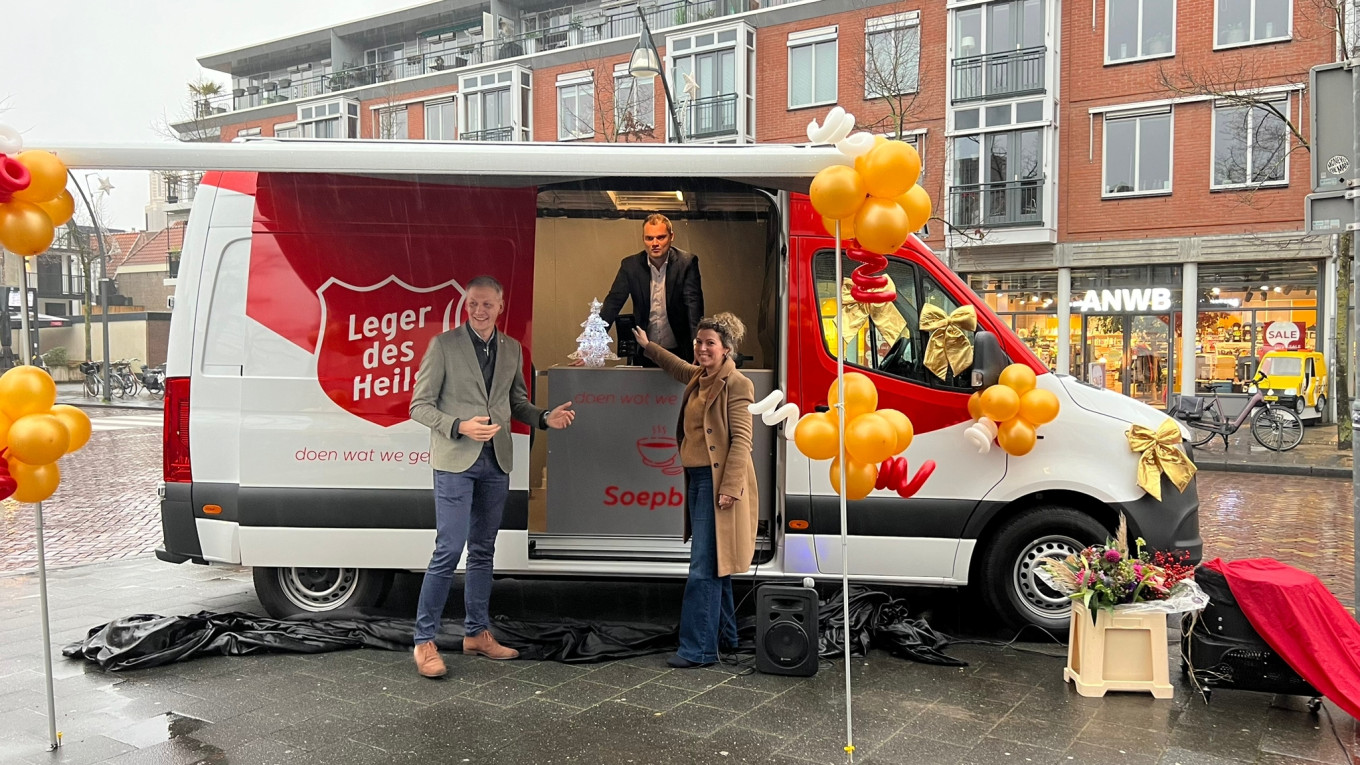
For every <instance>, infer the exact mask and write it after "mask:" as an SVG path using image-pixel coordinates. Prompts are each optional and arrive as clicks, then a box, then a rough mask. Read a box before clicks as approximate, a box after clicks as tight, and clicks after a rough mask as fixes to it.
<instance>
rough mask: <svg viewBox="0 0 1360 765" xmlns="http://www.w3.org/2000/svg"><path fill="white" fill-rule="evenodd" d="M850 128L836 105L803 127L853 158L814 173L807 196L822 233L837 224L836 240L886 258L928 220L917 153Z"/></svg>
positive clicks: (833, 232) (904, 145)
mask: <svg viewBox="0 0 1360 765" xmlns="http://www.w3.org/2000/svg"><path fill="white" fill-rule="evenodd" d="M854 127H855V117H854V115H852V114H847V113H846V112H845V110H844V109H842V108H841V107H839V106H837V107H835V108H834V109H832V110H831V112H830V113H829V114H827V116H826V120H825V121H824V123H823V124H821V125H818V124H817V121H816V120H813V121H812V122H811V123H810V124H809V125H808V130H807V135H808V140H810V141H812V142H813V143H814V144H827V143H830V144H835V145H836V148H837V149H839V150H840V151H841V153H842V154H845V155H846V156H848V157H850V158H851V159H852V160H853V165H832V166H831V167H828V168H825V169H823V170H822V171H821V172H819V173H817V175H816V177H814V178H813V179H812V187H811V188H810V189H809V191H808V195H809V196H810V197H811V198H812V206H813V208H815V209H816V210H817V212H818V213H819V214H821V216H822V225H823V226H825V227H826V230H827V232H828V233H830V234H831V235H832V236H835V235H836V224H837V223H838V222H839V223H840V238H841V239H843V240H847V241H848V240H851V239H853V240H855V242H856V243H858V245H859V247H860V248H861V249H864V250H867V251H869V252H872V253H876V254H878V255H887V254H889V253H892V252H896V251H897V250H898V248H900V247H901V246H902V244H903V243H904V242H906V241H907V237H908V236H910V235H911V233H912V232H913V231H919V230H921V227H922V226H924V225H925V224H926V221H927V220H929V219H930V212H931V204H930V195H929V194H927V193H926V191H925V189H923V188H921V187H920V185H918V184H917V183H916V179H917V178H918V177H920V175H921V155H919V154H917V153H916V149H914V148H912V147H911V146H910V145H909V144H907V143H905V142H903V141H894V140H889V139H887V138H884V137H882V136H877V137H875V136H872V135H870V134H869V133H864V132H860V133H855V134H854V135H851V134H850V131H852V130H854ZM852 257H853V255H852ZM857 259H858V258H857ZM882 265H884V266H885V265H886V263H884V264H882ZM881 267H882V266H880V268H881ZM860 270H861V269H856V273H859V271H860ZM856 284H859V282H856ZM857 299H858V298H857Z"/></svg>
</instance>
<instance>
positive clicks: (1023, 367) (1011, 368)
mask: <svg viewBox="0 0 1360 765" xmlns="http://www.w3.org/2000/svg"><path fill="white" fill-rule="evenodd" d="M1000 382H1001V384H1002V385H1005V386H1006V387H1008V388H1011V389H1012V390H1014V391H1015V392H1016V393H1018V394H1020V395H1021V396H1023V395H1025V394H1026V393H1028V392H1030V391H1032V390H1034V384H1035V383H1036V382H1037V378H1036V376H1035V374H1034V370H1033V369H1030V368H1029V365H1028V364H1010V365H1008V366H1007V367H1006V368H1005V369H1003V370H1001V377H1000Z"/></svg>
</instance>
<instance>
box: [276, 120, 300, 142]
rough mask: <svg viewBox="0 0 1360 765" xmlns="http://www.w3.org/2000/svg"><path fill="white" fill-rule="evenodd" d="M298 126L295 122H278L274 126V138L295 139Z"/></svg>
mask: <svg viewBox="0 0 1360 765" xmlns="http://www.w3.org/2000/svg"><path fill="white" fill-rule="evenodd" d="M297 136H298V126H297V123H296V122H280V123H279V124H277V125H275V126H274V137H275V138H297Z"/></svg>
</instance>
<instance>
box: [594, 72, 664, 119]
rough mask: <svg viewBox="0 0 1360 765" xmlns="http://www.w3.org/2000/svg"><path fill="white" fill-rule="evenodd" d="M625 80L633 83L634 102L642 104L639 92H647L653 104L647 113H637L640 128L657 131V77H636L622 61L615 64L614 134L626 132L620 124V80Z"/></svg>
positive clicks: (632, 97)
mask: <svg viewBox="0 0 1360 765" xmlns="http://www.w3.org/2000/svg"><path fill="white" fill-rule="evenodd" d="M625 80H626V81H627V82H630V83H632V84H631V85H630V86H629V91H630V93H632V96H631V99H632V101H633V102H634V103H638V104H639V105H641V103H640V101H641V99H640V98H639V94H642V93H644V92H645V93H646V96H645V98H646V100H648V101H650V102H651V104H652V108H651V109H650V110H647V111H646V112H645V113H639V114H637V115H636V117H637V122H638V127H639V128H640V129H643V130H652V131H653V132H655V131H656V84H657V83H656V79H655V78H653V79H652V80H650V81H648V80H639V79H637V78H636V77H634V76H633V75H631V74H629V73H628V63H627V62H624V63H622V64H615V65H614V114H613V120H614V134H615V136H616V137H617V136H620V135H625V133H623V132H622V127H621V126H620V125H619V82H620V81H625ZM596 106H597V107H598V106H599V104H596Z"/></svg>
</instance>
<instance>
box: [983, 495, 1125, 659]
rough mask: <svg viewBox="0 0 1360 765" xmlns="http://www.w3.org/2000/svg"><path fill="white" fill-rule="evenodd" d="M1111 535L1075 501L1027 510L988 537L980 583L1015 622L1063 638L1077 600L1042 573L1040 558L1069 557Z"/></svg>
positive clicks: (1004, 615)
mask: <svg viewBox="0 0 1360 765" xmlns="http://www.w3.org/2000/svg"><path fill="white" fill-rule="evenodd" d="M1109 536H1110V531H1109V530H1108V529H1106V528H1105V527H1104V526H1102V525H1101V524H1100V522H1099V521H1097V520H1096V519H1095V518H1092V517H1091V516H1089V515H1086V514H1085V513H1082V512H1078V511H1077V510H1074V509H1072V508H1070V507H1060V506H1056V505H1045V506H1040V507H1035V508H1032V509H1030V510H1026V511H1025V512H1023V513H1020V514H1019V515H1017V516H1015V517H1014V518H1012V519H1010V520H1008V521H1006V522H1004V523H1003V524H1002V525H1001V526H1000V527H999V528H997V530H996V532H995V534H993V536H992V539H991V540H990V542H988V543H987V547H986V548H985V549H984V551H983V553H982V560H981V564H982V565H981V566H980V567H979V571H978V573H979V579H978V580H977V581H978V586H979V589H980V590H981V592H982V595H983V597H984V599H985V600H986V602H987V604H988V605H989V606H991V607H992V609H993V611H995V612H996V613H997V614H999V615H1000V616H1001V618H1002V619H1004V620H1005V621H1006V623H1007V624H1009V625H1010V626H1011V627H1013V628H1015V629H1019V628H1021V627H1024V626H1025V625H1029V624H1032V625H1034V626H1037V627H1042V628H1044V629H1046V630H1048V631H1049V632H1051V633H1053V635H1054V636H1055V637H1057V638H1059V639H1062V637H1063V635H1064V634H1065V633H1066V631H1067V626H1068V617H1069V615H1070V614H1071V612H1072V601H1071V600H1070V599H1068V597H1067V596H1066V595H1064V594H1063V593H1061V592H1058V591H1057V590H1055V589H1053V588H1052V587H1049V586H1048V585H1047V584H1045V583H1044V582H1043V580H1041V579H1040V578H1039V576H1038V572H1037V569H1038V562H1039V561H1040V560H1041V559H1043V558H1065V557H1067V556H1068V555H1072V554H1074V553H1076V552H1078V551H1080V550H1082V549H1083V548H1085V547H1087V546H1089V545H1093V544H1100V543H1101V542H1104V541H1105V540H1106V539H1107V538H1108V537H1109Z"/></svg>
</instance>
